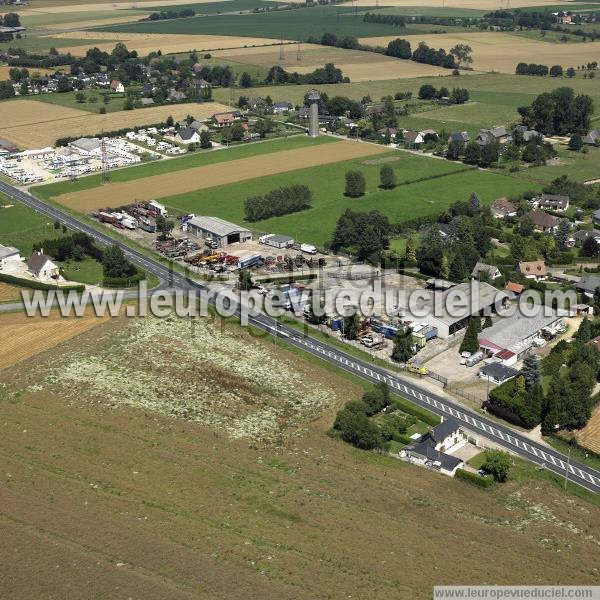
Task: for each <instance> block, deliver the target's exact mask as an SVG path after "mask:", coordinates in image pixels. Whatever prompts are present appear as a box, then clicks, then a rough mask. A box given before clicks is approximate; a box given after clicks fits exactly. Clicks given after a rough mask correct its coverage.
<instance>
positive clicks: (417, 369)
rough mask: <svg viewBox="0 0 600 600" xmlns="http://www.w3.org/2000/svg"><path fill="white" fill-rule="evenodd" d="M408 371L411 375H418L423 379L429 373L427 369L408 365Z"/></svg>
mask: <svg viewBox="0 0 600 600" xmlns="http://www.w3.org/2000/svg"><path fill="white" fill-rule="evenodd" d="M406 370H407V371H408V372H409V373H415V374H416V375H420V376H421V377H423V376H424V375H427V373H428V370H427V367H419V366H418V365H408V366H407V367H406Z"/></svg>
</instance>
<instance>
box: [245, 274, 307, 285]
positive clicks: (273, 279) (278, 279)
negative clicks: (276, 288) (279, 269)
mask: <svg viewBox="0 0 600 600" xmlns="http://www.w3.org/2000/svg"><path fill="white" fill-rule="evenodd" d="M316 278H317V274H316V273H307V274H306V275H285V276H283V277H264V278H262V279H257V280H256V283H294V281H306V280H310V279H316Z"/></svg>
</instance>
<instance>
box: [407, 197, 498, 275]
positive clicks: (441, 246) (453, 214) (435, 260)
mask: <svg viewBox="0 0 600 600" xmlns="http://www.w3.org/2000/svg"><path fill="white" fill-rule="evenodd" d="M440 218H441V219H442V221H444V222H445V223H447V225H448V227H447V238H446V239H444V240H442V238H441V236H440V233H439V227H438V226H437V225H435V226H432V227H430V228H429V229H427V230H426V231H425V233H424V235H423V236H422V238H421V243H420V245H419V247H418V248H417V249H416V252H415V258H416V262H417V265H418V266H419V269H420V271H421V272H422V273H424V274H426V275H430V276H433V277H441V278H443V279H451V280H452V281H462V280H463V279H466V278H467V277H469V276H470V274H471V272H472V271H473V267H474V266H475V264H476V263H477V261H478V260H479V258H480V257H481V256H485V255H486V254H487V253H488V252H489V250H490V248H491V237H490V233H489V230H488V227H487V225H488V223H491V222H492V221H493V218H492V217H491V215H490V213H489V210H488V209H484V208H483V206H482V204H481V200H480V199H479V197H478V196H477V194H472V195H471V198H470V199H469V200H468V201H467V202H457V203H455V204H453V205H452V206H451V207H450V208H449V210H448V212H447V213H446V214H444V215H442V216H441V217H440Z"/></svg>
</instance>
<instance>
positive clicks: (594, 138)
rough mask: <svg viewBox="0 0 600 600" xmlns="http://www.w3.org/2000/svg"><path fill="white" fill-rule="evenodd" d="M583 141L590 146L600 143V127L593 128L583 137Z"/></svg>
mask: <svg viewBox="0 0 600 600" xmlns="http://www.w3.org/2000/svg"><path fill="white" fill-rule="evenodd" d="M582 141H583V143H584V144H588V145H589V146H595V145H596V144H600V129H593V130H592V131H590V132H589V133H588V134H587V135H586V136H585V137H584V138H583V140H582Z"/></svg>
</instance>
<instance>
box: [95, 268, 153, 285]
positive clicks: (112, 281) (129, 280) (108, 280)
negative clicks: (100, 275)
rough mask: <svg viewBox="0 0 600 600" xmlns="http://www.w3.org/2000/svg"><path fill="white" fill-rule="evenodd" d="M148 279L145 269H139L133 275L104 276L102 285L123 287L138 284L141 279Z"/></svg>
mask: <svg viewBox="0 0 600 600" xmlns="http://www.w3.org/2000/svg"><path fill="white" fill-rule="evenodd" d="M144 279H146V272H145V271H138V272H137V273H136V274H135V275H132V276H131V277H104V279H103V280H102V287H106V288H123V287H132V286H135V285H137V284H138V283H139V282H140V281H142V280H144Z"/></svg>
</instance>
